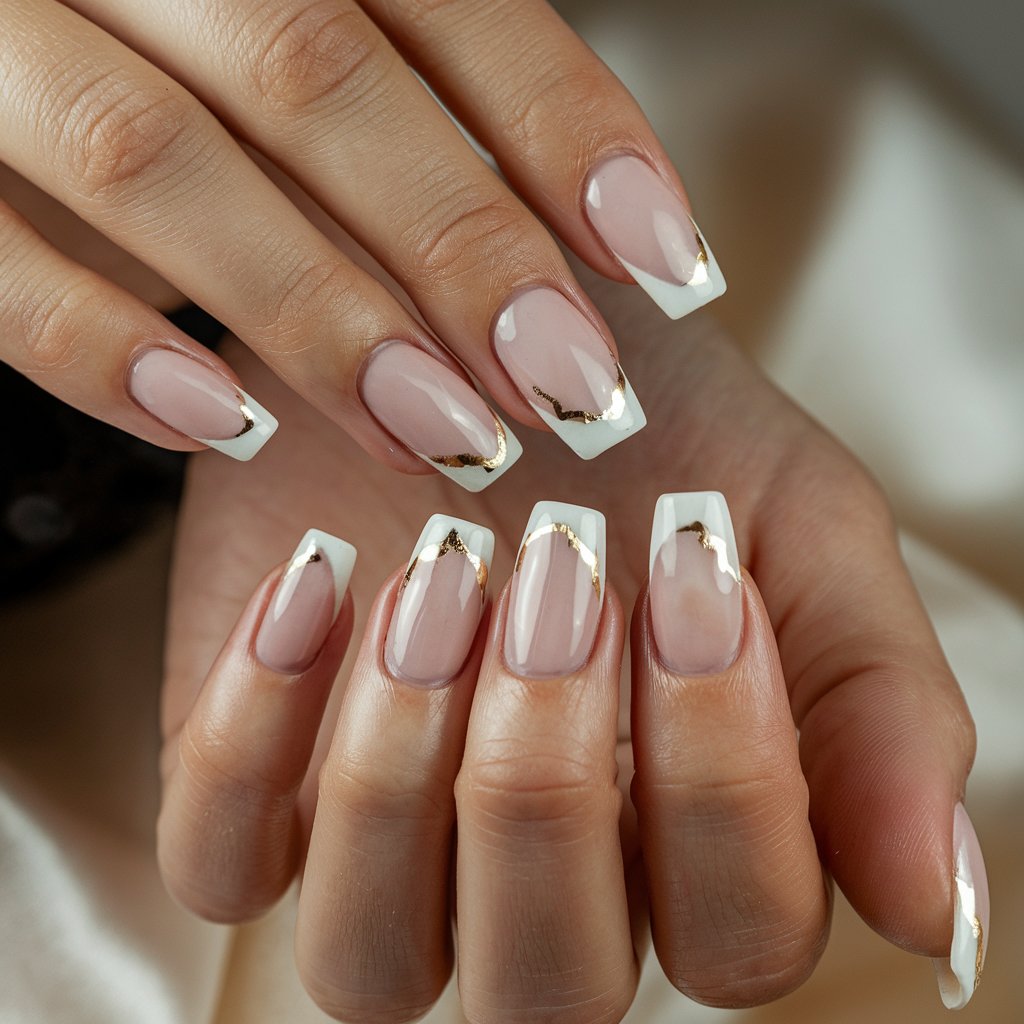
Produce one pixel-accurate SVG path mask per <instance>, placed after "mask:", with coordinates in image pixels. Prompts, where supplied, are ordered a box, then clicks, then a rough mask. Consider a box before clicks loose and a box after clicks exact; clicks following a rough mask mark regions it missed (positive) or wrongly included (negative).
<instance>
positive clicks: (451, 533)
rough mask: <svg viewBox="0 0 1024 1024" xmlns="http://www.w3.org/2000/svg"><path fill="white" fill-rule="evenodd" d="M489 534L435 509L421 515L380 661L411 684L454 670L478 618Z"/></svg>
mask: <svg viewBox="0 0 1024 1024" xmlns="http://www.w3.org/2000/svg"><path fill="white" fill-rule="evenodd" d="M493 554H494V534H493V533H491V531H490V530H488V529H487V528H486V527H484V526H477V524H476V523H469V522H466V520H464V519H455V518H453V517H452V516H444V515H435V516H431V517H430V519H428V520H427V525H426V526H425V527H424V528H423V532H422V533H421V534H420V538H419V540H418V541H417V542H416V546H415V547H414V548H413V552H412V558H411V559H410V561H409V567H408V569H406V572H405V578H404V579H403V580H402V584H401V586H400V588H399V591H398V597H397V599H396V600H395V609H394V611H393V612H392V613H391V624H390V626H389V627H388V635H387V639H386V640H385V641H384V661H385V663H386V665H387V667H388V671H389V672H390V673H391V674H392V675H393V676H396V677H397V678H399V679H403V680H404V681H405V682H407V683H412V684H414V685H416V686H440V685H441V684H442V683H446V682H448V681H449V680H450V679H452V678H453V677H454V676H455V675H457V674H458V671H459V669H460V668H462V666H463V664H464V663H465V661H466V657H467V656H468V655H469V650H470V648H471V647H472V646H473V638H474V637H475V636H476V630H477V626H479V624H480V614H481V612H483V608H484V597H485V595H486V592H487V573H488V571H489V569H490V564H491V557H492V555H493Z"/></svg>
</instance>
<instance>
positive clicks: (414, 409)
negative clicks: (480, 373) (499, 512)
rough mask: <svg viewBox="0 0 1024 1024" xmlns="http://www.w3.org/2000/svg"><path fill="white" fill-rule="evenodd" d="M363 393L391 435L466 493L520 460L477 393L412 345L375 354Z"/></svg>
mask: <svg viewBox="0 0 1024 1024" xmlns="http://www.w3.org/2000/svg"><path fill="white" fill-rule="evenodd" d="M359 390H360V393H361V395H362V398H363V401H364V402H365V403H366V407H367V408H368V409H369V410H370V412H371V413H372V414H373V416H374V418H375V419H376V420H377V421H378V422H379V423H380V424H381V425H382V426H383V427H384V428H385V429H386V430H388V431H390V433H392V434H394V436H395V437H397V438H398V440H399V441H401V442H402V444H404V445H405V446H406V447H407V448H409V449H410V451H412V452H414V453H415V454H416V455H418V456H419V457H420V458H421V459H423V461H424V462H427V463H429V464H430V465H432V466H434V467H435V468H436V469H437V470H439V471H440V472H441V473H443V474H444V475H445V476H448V477H450V478H451V479H452V480H454V481H455V482H456V483H457V484H459V485H460V486H462V487H464V488H466V490H467V491H480V490H483V488H485V487H487V486H488V485H489V484H491V483H493V482H494V481H495V480H497V479H498V477H500V476H501V475H502V473H504V472H505V471H506V470H507V469H509V468H510V467H511V466H512V465H513V464H514V463H515V461H516V460H517V459H518V458H519V456H520V455H521V454H522V452H523V449H522V447H521V446H520V444H519V442H518V440H516V437H515V435H514V434H513V433H512V431H511V430H509V429H508V427H507V426H505V424H504V423H503V422H502V421H501V420H500V419H499V418H498V417H497V415H496V414H495V413H494V412H493V411H492V410H491V409H490V407H489V406H488V405H487V403H486V402H485V401H484V400H483V399H482V398H481V397H480V396H479V395H478V394H477V393H476V391H475V390H474V389H473V388H471V387H470V386H469V385H468V384H467V383H466V382H465V381H464V380H463V379H462V378H461V377H460V376H459V375H458V374H456V373H454V372H453V371H452V370H450V369H448V367H447V366H445V365H444V364H443V363H441V362H439V361H438V360H436V359H434V358H433V356H431V355H429V354H428V353H426V352H424V351H423V350H422V349H420V348H417V347H416V346H415V345H410V344H408V343H407V342H404V341H389V342H385V343H384V344H383V345H380V346H378V347H377V349H376V350H375V351H374V352H373V353H372V354H371V355H370V357H369V359H368V360H367V363H366V366H365V369H364V371H363V375H362V378H361V380H360V385H359Z"/></svg>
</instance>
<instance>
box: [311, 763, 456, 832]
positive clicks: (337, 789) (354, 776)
mask: <svg viewBox="0 0 1024 1024" xmlns="http://www.w3.org/2000/svg"><path fill="white" fill-rule="evenodd" d="M319 797H320V801H321V802H322V803H323V804H324V805H325V806H326V807H329V808H331V810H332V812H333V813H335V814H340V815H343V816H344V817H345V818H346V819H347V820H348V821H349V822H350V823H354V824H355V826H356V827H357V828H358V829H359V830H360V831H361V832H363V833H364V834H387V833H391V832H394V831H396V830H400V831H404V832H414V833H423V832H433V831H435V830H436V829H437V828H439V827H447V826H448V825H449V824H450V822H451V820H452V818H453V816H454V814H453V797H452V796H451V794H450V793H448V792H446V790H445V789H444V788H442V787H441V786H440V784H439V783H437V782H436V781H434V780H433V779H430V778H428V777H425V776H424V777H410V776H408V775H407V774H406V773H404V772H398V773H392V772H382V771H380V770H379V769H378V768H376V767H375V766H373V765H370V764H367V763H365V762H359V761H355V760H348V759H346V760H336V759H328V760H327V761H325V762H324V764H323V766H322V767H321V769H320V777H319Z"/></svg>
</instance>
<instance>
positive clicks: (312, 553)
mask: <svg viewBox="0 0 1024 1024" xmlns="http://www.w3.org/2000/svg"><path fill="white" fill-rule="evenodd" d="M323 557H324V556H323V555H321V554H320V552H319V551H318V550H317V547H316V541H310V542H309V545H308V546H307V547H306V548H305V549H304V550H303V551H300V552H299V553H298V554H297V555H296V556H295V557H294V558H293V559H292V560H291V562H290V563H289V565H288V568H287V569H285V572H284V574H285V576H288V575H290V574H291V573H293V572H295V571H296V570H297V569H301V568H302V567H303V566H304V565H309V563H310V562H319V561H321V560H322V559H323Z"/></svg>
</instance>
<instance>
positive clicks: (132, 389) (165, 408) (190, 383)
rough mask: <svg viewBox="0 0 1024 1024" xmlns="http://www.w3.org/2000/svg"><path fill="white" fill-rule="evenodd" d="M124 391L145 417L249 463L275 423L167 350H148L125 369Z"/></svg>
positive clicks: (212, 375)
mask: <svg viewBox="0 0 1024 1024" xmlns="http://www.w3.org/2000/svg"><path fill="white" fill-rule="evenodd" d="M127 387H128V393H129V394H130V395H131V396H132V398H133V399H135V401H136V402H137V403H138V404H139V405H141V406H142V408H143V409H145V410H146V411H147V412H148V413H150V414H152V415H153V416H155V417H156V418H157V419H158V420H161V421H162V422H164V423H166V424H167V426H169V427H171V428H172V429H173V430H177V431H179V432H180V433H182V434H185V435H186V436H187V437H191V438H192V439H193V440H195V441H201V442H202V443H203V444H205V445H208V446H209V447H210V448H215V449H216V450H217V451H219V452H223V453H224V454H225V455H230V456H231V457H232V458H233V459H238V460H239V461H240V462H247V461H248V460H249V459H251V458H252V457H253V456H254V455H255V454H256V453H257V452H258V451H259V450H260V449H261V448H262V447H263V446H264V445H265V444H266V443H267V441H269V440H270V437H271V435H272V434H273V433H274V431H275V430H277V420H276V419H275V418H274V417H273V416H271V414H270V413H269V412H267V410H266V409H264V408H263V406H262V405H260V404H259V403H258V402H256V401H254V400H253V398H252V397H251V396H250V395H247V394H246V393H245V392H244V391H243V390H242V389H241V388H239V387H238V386H237V385H236V384H233V383H232V382H231V381H230V380H228V379H227V378H226V377H224V376H222V375H221V374H219V373H217V371H216V370H214V369H212V368H211V367H209V366H207V365H206V364H205V363H201V362H199V361H198V360H197V359H192V358H190V357H189V356H187V355H185V354H184V353H183V352H176V351H174V350H173V349H169V348H151V349H147V350H146V351H145V352H143V353H142V354H141V355H140V356H138V357H137V358H136V359H135V361H134V362H133V363H132V365H131V367H130V368H129V370H128V379H127Z"/></svg>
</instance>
